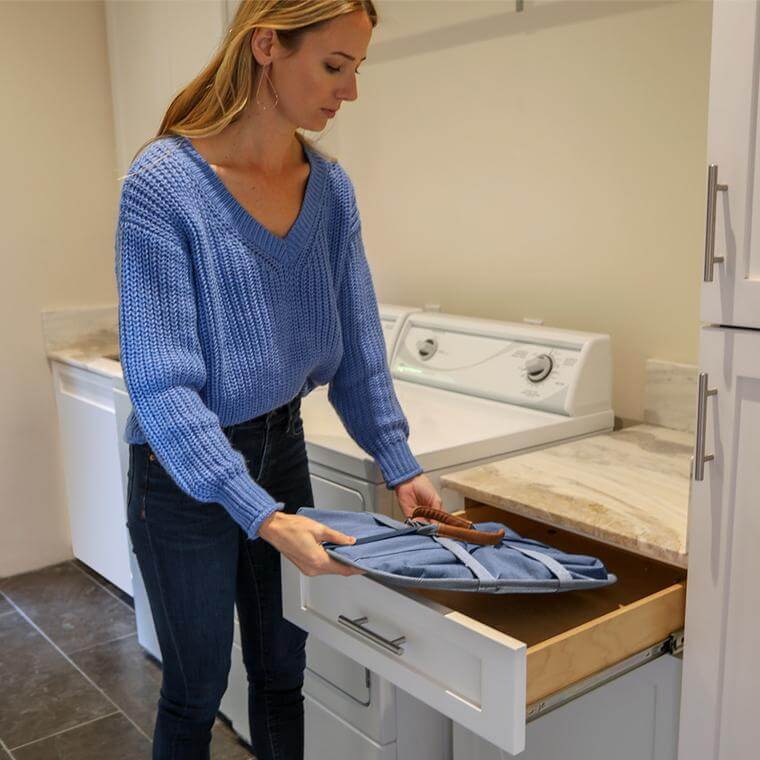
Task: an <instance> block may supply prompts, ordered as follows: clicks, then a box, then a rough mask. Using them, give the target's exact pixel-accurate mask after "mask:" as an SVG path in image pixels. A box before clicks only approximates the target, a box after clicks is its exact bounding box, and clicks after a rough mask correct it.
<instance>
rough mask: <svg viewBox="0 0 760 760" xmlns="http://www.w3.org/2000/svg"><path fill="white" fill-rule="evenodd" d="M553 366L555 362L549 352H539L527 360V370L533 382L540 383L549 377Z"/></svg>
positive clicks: (529, 378)
mask: <svg viewBox="0 0 760 760" xmlns="http://www.w3.org/2000/svg"><path fill="white" fill-rule="evenodd" d="M553 367H554V362H553V361H552V358H551V356H549V354H539V355H538V356H534V357H533V358H532V359H528V361H527V362H525V371H526V372H527V373H528V380H530V381H531V382H532V383H540V382H541V381H542V380H543V379H544V378H545V377H548V376H549V373H550V372H551V371H552V368H553Z"/></svg>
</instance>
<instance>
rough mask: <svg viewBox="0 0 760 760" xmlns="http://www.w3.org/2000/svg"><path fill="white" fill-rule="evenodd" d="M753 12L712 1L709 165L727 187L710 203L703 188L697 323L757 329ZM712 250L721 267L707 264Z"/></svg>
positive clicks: (759, 280) (757, 20)
mask: <svg viewBox="0 0 760 760" xmlns="http://www.w3.org/2000/svg"><path fill="white" fill-rule="evenodd" d="M758 8H759V6H758V3H757V2H756V1H755V0H715V1H714V2H713V29H712V49H711V69H710V99H709V120H708V133H707V142H708V155H707V162H708V164H710V165H714V166H716V167H717V169H716V170H715V172H716V178H715V183H716V185H719V186H721V187H722V186H725V187H726V189H725V190H716V191H715V192H714V193H713V198H710V195H711V193H710V189H709V184H710V183H709V182H708V183H707V185H708V188H707V194H708V203H707V225H706V226H707V232H708V234H706V235H705V273H704V276H703V280H707V281H703V283H702V295H701V318H702V320H703V321H704V322H712V323H714V324H723V325H726V324H730V325H736V326H742V327H760V202H758V201H760V165H759V164H758V155H757V149H758V143H759V141H760V130H758V75H760V57H759V56H758V55H757V52H756V51H757V42H756V40H757V35H758V25H759V24H760V10H759V9H758ZM713 200H714V204H713ZM713 208H714V237H713V236H712V235H711V234H709V233H710V231H711V228H712V226H713V218H712V217H713ZM711 250H714V255H715V256H716V257H717V258H723V261H722V262H716V263H715V264H714V265H711V263H710V258H711ZM711 272H712V275H711V274H710V273H711ZM710 277H712V279H710Z"/></svg>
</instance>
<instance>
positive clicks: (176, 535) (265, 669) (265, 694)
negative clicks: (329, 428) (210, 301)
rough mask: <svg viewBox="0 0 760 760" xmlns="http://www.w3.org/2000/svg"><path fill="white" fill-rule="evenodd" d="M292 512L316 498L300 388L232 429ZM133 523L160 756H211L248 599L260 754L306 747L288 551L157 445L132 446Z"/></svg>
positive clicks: (279, 757) (298, 752) (252, 702)
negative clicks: (185, 477)
mask: <svg viewBox="0 0 760 760" xmlns="http://www.w3.org/2000/svg"><path fill="white" fill-rule="evenodd" d="M224 432H225V434H226V435H227V437H228V438H229V440H230V443H231V444H232V445H233V447H234V448H236V449H237V450H238V451H240V452H241V453H242V454H243V455H244V456H245V458H246V461H247V463H248V468H249V471H250V473H251V476H252V477H253V478H254V480H256V482H257V483H258V484H259V485H261V486H262V488H265V489H266V490H267V491H268V492H269V493H270V494H271V495H272V496H273V497H274V498H275V499H276V500H277V501H281V502H284V503H285V509H284V511H285V512H289V513H293V512H295V511H296V510H297V509H298V508H299V507H304V506H312V507H313V506H314V499H313V495H312V491H311V484H310V481H309V470H308V464H307V458H306V444H305V442H304V437H303V423H302V421H301V415H300V399H298V398H297V399H294V400H293V401H291V402H290V403H289V404H286V405H285V406H282V407H280V408H278V409H275V410H274V411H272V412H269V413H268V414H266V415H263V416H261V417H257V418H256V419H253V420H250V421H248V422H243V423H241V424H239V425H234V426H232V427H229V428H225V430H224ZM128 488H129V496H128V510H127V525H128V527H129V532H130V536H131V538H132V544H133V547H134V552H135V555H136V557H137V561H138V564H139V566H140V570H141V572H142V576H143V580H144V582H145V588H146V591H147V594H148V599H149V601H150V607H151V610H152V612H153V620H154V622H155V625H156V633H157V635H158V641H159V645H160V647H161V657H162V659H163V682H162V685H161V695H160V698H159V701H158V715H157V717H156V725H155V731H154V735H153V758H154V760H196V759H197V760H207V759H208V758H209V743H210V740H211V728H212V726H213V723H214V719H215V717H216V713H217V710H218V709H219V703H220V701H221V699H222V697H223V696H224V692H225V690H226V688H227V678H228V675H229V669H230V654H231V649H232V638H233V607H234V605H237V610H238V620H239V621H240V635H241V644H242V650H243V660H244V662H245V666H246V669H247V671H248V694H249V698H248V715H249V720H250V728H251V738H252V741H253V748H254V751H255V753H256V757H257V758H258V760H270V759H271V760H301V758H302V757H303V741H304V739H303V733H304V730H303V723H304V720H303V696H302V694H301V687H302V686H303V671H304V666H305V653H304V645H305V643H306V633H305V632H304V631H302V630H301V629H300V628H298V627H296V626H294V625H292V624H291V623H289V622H288V621H286V620H284V619H283V617H282V597H281V588H280V555H279V552H277V550H276V549H274V547H272V546H271V544H268V543H267V542H266V541H264V539H257V540H255V541H249V540H248V539H247V538H246V536H245V534H244V533H243V531H242V529H241V528H240V527H239V526H238V525H237V523H235V522H234V521H233V519H232V518H231V517H230V516H229V514H228V513H227V511H226V510H225V509H224V508H223V507H222V506H221V505H220V504H215V503H204V502H199V501H196V500H195V499H193V498H191V497H190V496H188V495H187V494H186V493H185V492H184V491H182V490H181V489H180V488H179V487H178V486H177V485H176V484H175V483H174V481H173V480H172V478H171V477H170V476H169V475H168V473H167V472H166V470H164V468H163V467H162V466H161V465H160V464H159V462H158V459H157V458H156V457H155V455H154V454H153V453H152V451H151V450H150V448H149V446H148V445H147V444H143V445H134V444H133V445H131V446H130V464H129V485H128Z"/></svg>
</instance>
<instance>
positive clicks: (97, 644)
mask: <svg viewBox="0 0 760 760" xmlns="http://www.w3.org/2000/svg"><path fill="white" fill-rule="evenodd" d="M130 636H137V631H132V633H125V634H124V635H123V636H117V637H116V638H115V639H108V641H97V642H95V643H94V644H88V645H87V646H85V647H80V648H79V649H74V650H72V651H71V652H67V653H66V656H67V657H71V656H72V655H75V654H81V653H82V652H86V651H87V650H89V649H95V647H101V646H105V645H106V644H113V643H114V641H121V640H122V639H128V638H129V637H130Z"/></svg>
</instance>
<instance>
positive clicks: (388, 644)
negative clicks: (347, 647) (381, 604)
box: [338, 615, 406, 655]
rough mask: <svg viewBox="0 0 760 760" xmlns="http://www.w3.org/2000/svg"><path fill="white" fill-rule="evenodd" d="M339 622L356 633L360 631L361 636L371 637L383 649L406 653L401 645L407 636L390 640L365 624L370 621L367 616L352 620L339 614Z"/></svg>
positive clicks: (399, 653)
mask: <svg viewBox="0 0 760 760" xmlns="http://www.w3.org/2000/svg"><path fill="white" fill-rule="evenodd" d="M338 622H339V623H340V624H341V625H344V626H346V628H348V629H349V630H351V631H353V632H354V633H358V634H359V635H360V636H364V638H365V639H369V640H370V641H371V642H372V643H373V644H377V645H378V646H380V647H382V648H383V649H387V650H388V651H389V652H392V653H393V654H397V655H402V654H404V649H403V647H401V646H400V644H403V643H404V642H405V641H406V636H399V637H398V638H397V639H393V640H392V641H389V640H388V639H386V638H383V637H382V636H381V635H380V634H379V633H375V632H374V631H371V630H370V629H369V628H365V627H364V625H365V624H366V623H368V622H369V620H368V619H367V618H366V617H358V618H354V619H353V620H351V619H350V618H347V617H346V616H345V615H338Z"/></svg>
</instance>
